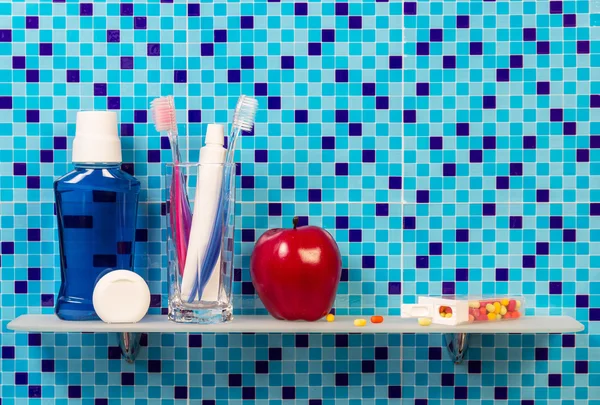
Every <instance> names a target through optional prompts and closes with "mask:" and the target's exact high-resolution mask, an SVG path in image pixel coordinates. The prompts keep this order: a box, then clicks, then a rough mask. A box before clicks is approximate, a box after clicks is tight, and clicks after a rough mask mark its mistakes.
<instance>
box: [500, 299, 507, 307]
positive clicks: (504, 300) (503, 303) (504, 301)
mask: <svg viewBox="0 0 600 405" xmlns="http://www.w3.org/2000/svg"><path fill="white" fill-rule="evenodd" d="M500 304H502V305H504V306H507V305H508V300H507V299H506V298H504V299H503V300H502V301H500Z"/></svg>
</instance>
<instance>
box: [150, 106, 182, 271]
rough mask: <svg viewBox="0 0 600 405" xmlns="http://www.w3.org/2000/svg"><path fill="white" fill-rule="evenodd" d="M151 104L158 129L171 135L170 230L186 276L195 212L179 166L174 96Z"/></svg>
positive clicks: (179, 156)
mask: <svg viewBox="0 0 600 405" xmlns="http://www.w3.org/2000/svg"><path fill="white" fill-rule="evenodd" d="M150 106H151V109H152V119H153V120H154V126H155V128H156V130H157V131H158V132H166V133H167V136H168V137H169V143H170V144H171V152H172V154H173V163H174V164H175V166H174V167H173V176H172V178H171V189H170V196H169V199H170V200H171V207H170V210H169V221H170V223H171V232H173V240H174V241H175V245H176V246H175V249H176V251H177V259H178V260H177V261H178V263H179V273H180V274H182V275H183V269H184V268H185V258H186V256H187V243H188V240H189V236H190V228H191V225H192V213H191V211H190V203H189V201H188V198H187V193H186V189H185V179H184V174H183V173H182V172H181V171H180V168H179V166H176V165H177V164H179V163H180V162H181V155H180V154H179V145H178V143H177V134H178V132H177V121H176V119H175V103H174V101H173V96H167V97H159V98H157V99H154V100H153V101H152V103H150Z"/></svg>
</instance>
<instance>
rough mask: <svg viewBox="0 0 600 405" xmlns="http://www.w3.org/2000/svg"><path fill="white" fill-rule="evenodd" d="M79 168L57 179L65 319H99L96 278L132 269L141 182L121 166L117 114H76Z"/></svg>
mask: <svg viewBox="0 0 600 405" xmlns="http://www.w3.org/2000/svg"><path fill="white" fill-rule="evenodd" d="M73 163H74V165H75V170H73V171H72V172H71V173H68V174H66V175H64V176H63V177H61V178H60V179H58V180H56V181H55V182H54V194H55V198H56V214H57V219H58V232H59V245H60V270H61V286H60V291H59V293H58V299H57V301H56V307H55V312H56V315H57V316H58V317H59V318H60V319H64V320H68V321H83V320H92V319H98V316H97V315H96V312H95V311H94V306H93V303H92V294H93V292H94V286H95V285H96V281H97V280H98V279H99V278H100V277H101V276H103V275H104V274H106V272H108V271H111V270H118V269H125V270H133V257H134V256H133V254H134V246H135V229H136V217H137V206H138V195H139V192H140V182H139V181H138V180H137V179H136V178H135V177H133V176H131V175H129V174H127V173H125V172H124V171H122V170H121V140H120V139H119V135H118V134H117V114H116V113H114V112H105V111H102V112H100V111H87V112H79V113H78V114H77V129H76V134H75V140H74V141H73Z"/></svg>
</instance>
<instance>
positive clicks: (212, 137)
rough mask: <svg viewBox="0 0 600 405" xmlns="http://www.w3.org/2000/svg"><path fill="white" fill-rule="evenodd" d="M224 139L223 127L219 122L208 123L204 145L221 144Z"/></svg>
mask: <svg viewBox="0 0 600 405" xmlns="http://www.w3.org/2000/svg"><path fill="white" fill-rule="evenodd" d="M224 140H225V128H224V127H223V125H220V124H208V128H207V129H206V138H205V139H204V143H205V144H206V145H219V146H223V145H224V143H225V142H224Z"/></svg>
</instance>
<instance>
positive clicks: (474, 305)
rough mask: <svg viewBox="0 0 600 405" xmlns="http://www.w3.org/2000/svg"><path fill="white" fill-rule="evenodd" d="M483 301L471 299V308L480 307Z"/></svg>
mask: <svg viewBox="0 0 600 405" xmlns="http://www.w3.org/2000/svg"><path fill="white" fill-rule="evenodd" d="M480 306H481V303H480V302H479V301H471V302H469V308H479V307H480Z"/></svg>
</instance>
